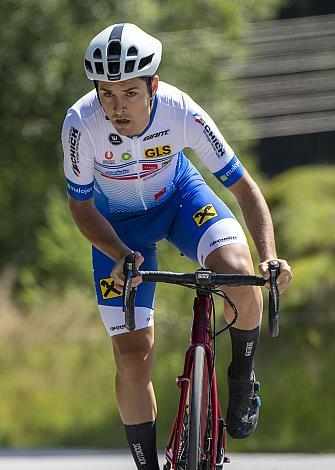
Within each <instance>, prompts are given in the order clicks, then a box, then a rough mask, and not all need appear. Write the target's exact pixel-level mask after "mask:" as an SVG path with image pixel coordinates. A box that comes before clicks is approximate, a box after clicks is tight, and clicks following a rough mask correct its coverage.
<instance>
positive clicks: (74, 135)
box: [69, 127, 81, 176]
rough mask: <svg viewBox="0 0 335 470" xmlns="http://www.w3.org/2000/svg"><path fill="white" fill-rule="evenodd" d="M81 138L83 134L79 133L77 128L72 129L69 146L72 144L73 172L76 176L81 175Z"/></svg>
mask: <svg viewBox="0 0 335 470" xmlns="http://www.w3.org/2000/svg"><path fill="white" fill-rule="evenodd" d="M80 137H81V132H79V131H78V129H76V128H75V127H71V129H70V132H69V144H70V157H71V163H72V170H73V173H74V174H75V175H76V176H79V175H80V168H79V151H78V148H79V141H80Z"/></svg>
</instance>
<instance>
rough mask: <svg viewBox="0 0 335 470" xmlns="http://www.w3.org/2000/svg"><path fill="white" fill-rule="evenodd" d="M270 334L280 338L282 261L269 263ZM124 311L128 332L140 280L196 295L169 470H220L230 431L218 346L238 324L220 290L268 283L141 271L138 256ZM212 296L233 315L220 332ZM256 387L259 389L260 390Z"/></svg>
mask: <svg viewBox="0 0 335 470" xmlns="http://www.w3.org/2000/svg"><path fill="white" fill-rule="evenodd" d="M269 272H270V280H269V282H270V293H269V329H270V333H271V336H273V337H275V336H278V334H279V293H278V288H277V284H276V277H277V275H278V272H279V264H278V262H277V261H271V262H270V263H269ZM124 274H125V285H124V290H123V309H124V312H125V325H126V328H127V329H128V330H129V331H133V330H134V329H135V327H136V325H135V316H134V301H135V295H136V289H134V288H132V287H131V279H132V277H135V276H136V275H140V276H141V277H142V280H143V281H146V282H164V283H170V284H178V285H182V286H185V287H189V288H192V289H195V291H196V296H195V299H194V304H193V321H192V327H191V339H190V345H189V347H188V349H187V351H186V355H185V362H184V369H183V373H182V375H180V376H178V377H177V386H178V388H179V390H180V398H179V405H178V410H177V413H176V416H175V419H174V421H173V425H172V429H171V432H170V436H169V439H168V443H167V446H166V462H165V464H164V467H163V469H164V470H219V469H223V467H224V465H225V464H226V463H229V461H230V460H229V458H228V457H227V455H226V449H227V431H226V426H225V420H224V417H223V414H222V410H221V406H220V403H219V399H218V391H217V382H216V374H215V340H216V338H217V336H218V335H220V334H221V333H223V332H224V331H225V330H227V329H228V328H230V327H231V326H232V325H233V324H234V323H235V322H236V320H237V316H238V310H237V308H236V306H235V305H234V303H233V302H232V301H231V299H230V298H229V297H228V296H227V295H226V294H225V293H224V292H223V291H222V290H221V289H219V286H264V284H265V283H266V281H265V280H264V278H263V277H260V276H254V275H245V274H216V273H214V272H212V271H209V270H206V269H200V270H198V271H196V272H195V273H174V272H164V271H136V269H135V261H134V255H128V256H127V257H126V261H125V268H124ZM213 294H216V295H218V296H220V297H222V298H224V299H225V300H226V301H227V302H228V304H229V305H230V306H231V308H232V310H233V312H234V319H233V320H232V321H231V322H230V323H229V324H228V325H226V326H225V327H224V328H222V329H221V330H219V331H217V329H216V321H215V305H214V301H213ZM255 385H256V384H255Z"/></svg>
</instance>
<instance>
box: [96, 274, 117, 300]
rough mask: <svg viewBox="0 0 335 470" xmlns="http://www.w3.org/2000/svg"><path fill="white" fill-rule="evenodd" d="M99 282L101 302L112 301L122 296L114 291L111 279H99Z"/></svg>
mask: <svg viewBox="0 0 335 470" xmlns="http://www.w3.org/2000/svg"><path fill="white" fill-rule="evenodd" d="M99 282H100V290H101V295H102V298H103V300H108V299H114V298H115V297H120V296H121V295H122V292H119V291H118V290H117V289H115V287H114V281H113V279H112V278H110V277H108V278H106V279H100V281H99Z"/></svg>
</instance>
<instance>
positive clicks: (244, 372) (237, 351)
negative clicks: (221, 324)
mask: <svg viewBox="0 0 335 470" xmlns="http://www.w3.org/2000/svg"><path fill="white" fill-rule="evenodd" d="M229 331H230V336H231V347H232V361H231V364H230V376H231V377H232V378H233V379H241V380H249V379H250V377H251V373H252V370H253V368H254V355H255V351H256V346H257V344H258V340H259V334H260V331H261V327H260V326H257V328H255V329H254V330H239V329H237V328H229Z"/></svg>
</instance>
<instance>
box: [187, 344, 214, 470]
mask: <svg viewBox="0 0 335 470" xmlns="http://www.w3.org/2000/svg"><path fill="white" fill-rule="evenodd" d="M190 387H191V393H190V424H189V440H188V451H187V467H186V469H187V470H198V469H200V468H203V467H202V466H201V465H202V464H203V460H202V457H203V455H204V454H205V449H204V445H205V435H206V427H207V424H208V412H209V407H210V402H209V401H210V396H209V394H210V387H209V384H208V373H207V364H206V352H205V349H204V347H203V346H202V345H198V346H197V347H196V348H195V351H194V362H193V375H192V380H191V384H190ZM208 463H209V462H207V465H208ZM206 468H207V466H206ZM208 468H210V467H208Z"/></svg>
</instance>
